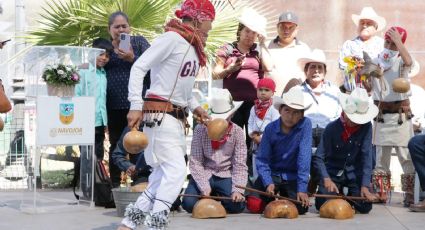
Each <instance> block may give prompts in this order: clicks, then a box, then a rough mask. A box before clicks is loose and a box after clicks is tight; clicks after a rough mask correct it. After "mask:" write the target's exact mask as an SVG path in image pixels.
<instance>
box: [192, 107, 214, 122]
mask: <svg viewBox="0 0 425 230" xmlns="http://www.w3.org/2000/svg"><path fill="white" fill-rule="evenodd" d="M193 118H195V119H196V121H197V122H198V123H200V124H203V123H205V122H206V121H209V120H211V117H210V116H209V115H208V113H207V111H205V110H204V109H203V108H202V107H201V106H198V107H196V109H195V110H194V111H193Z"/></svg>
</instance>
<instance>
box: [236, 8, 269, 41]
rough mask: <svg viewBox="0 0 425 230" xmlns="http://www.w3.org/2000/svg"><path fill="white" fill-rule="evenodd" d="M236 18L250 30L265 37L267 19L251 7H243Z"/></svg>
mask: <svg viewBox="0 0 425 230" xmlns="http://www.w3.org/2000/svg"><path fill="white" fill-rule="evenodd" d="M238 20H239V22H240V23H242V24H243V25H245V26H246V27H248V28H249V29H250V30H252V31H254V32H256V33H258V34H260V35H262V36H264V37H267V31H266V27H267V19H266V18H265V17H264V16H262V15H260V14H259V13H258V12H257V11H256V10H254V9H252V8H245V9H244V10H243V11H242V14H241V16H240V17H239V18H238Z"/></svg>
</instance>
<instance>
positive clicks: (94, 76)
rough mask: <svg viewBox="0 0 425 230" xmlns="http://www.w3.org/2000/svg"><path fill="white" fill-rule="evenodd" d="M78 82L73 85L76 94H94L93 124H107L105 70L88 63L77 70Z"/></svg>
mask: <svg viewBox="0 0 425 230" xmlns="http://www.w3.org/2000/svg"><path fill="white" fill-rule="evenodd" d="M79 75H80V82H79V83H78V84H77V85H76V87H75V95H76V96H94V97H95V102H96V105H95V106H96V109H95V112H96V115H95V126H107V125H108V117H107V115H106V84H107V83H106V72H105V70H104V69H103V68H100V69H96V68H94V66H92V65H90V66H89V68H88V69H82V70H80V71H79Z"/></svg>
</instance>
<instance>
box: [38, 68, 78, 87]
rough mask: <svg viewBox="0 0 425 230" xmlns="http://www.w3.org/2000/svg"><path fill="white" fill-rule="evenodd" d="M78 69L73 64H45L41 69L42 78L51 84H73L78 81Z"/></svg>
mask: <svg viewBox="0 0 425 230" xmlns="http://www.w3.org/2000/svg"><path fill="white" fill-rule="evenodd" d="M77 71H78V69H77V67H76V66H74V65H64V64H54V65H47V66H46V68H45V69H44V71H43V76H42V77H43V80H44V81H45V82H46V83H47V84H51V85H67V86H74V85H76V84H78V82H80V76H79V75H78V72H77Z"/></svg>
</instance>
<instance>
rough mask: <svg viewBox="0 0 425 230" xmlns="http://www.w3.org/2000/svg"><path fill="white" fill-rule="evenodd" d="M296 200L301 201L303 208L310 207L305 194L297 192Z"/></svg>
mask: <svg viewBox="0 0 425 230" xmlns="http://www.w3.org/2000/svg"><path fill="white" fill-rule="evenodd" d="M297 200H298V201H301V203H302V206H303V207H308V206H310V199H309V198H308V195H307V193H305V192H297Z"/></svg>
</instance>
